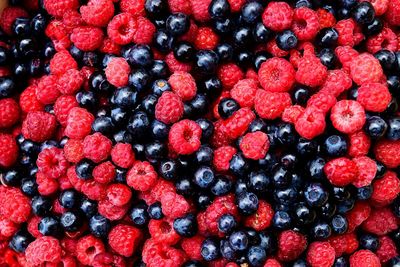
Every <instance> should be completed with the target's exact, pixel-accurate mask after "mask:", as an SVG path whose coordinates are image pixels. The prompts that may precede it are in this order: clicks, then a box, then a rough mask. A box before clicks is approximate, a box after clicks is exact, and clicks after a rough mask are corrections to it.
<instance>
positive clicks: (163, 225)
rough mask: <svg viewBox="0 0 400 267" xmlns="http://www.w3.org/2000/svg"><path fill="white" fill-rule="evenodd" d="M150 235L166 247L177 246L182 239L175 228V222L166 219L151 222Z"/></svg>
mask: <svg viewBox="0 0 400 267" xmlns="http://www.w3.org/2000/svg"><path fill="white" fill-rule="evenodd" d="M149 233H150V235H151V239H153V240H154V241H157V242H160V243H161V244H166V245H175V244H176V243H178V241H179V239H180V237H179V235H178V233H177V232H176V231H175V230H174V228H173V220H171V219H166V218H164V219H161V220H150V222H149Z"/></svg>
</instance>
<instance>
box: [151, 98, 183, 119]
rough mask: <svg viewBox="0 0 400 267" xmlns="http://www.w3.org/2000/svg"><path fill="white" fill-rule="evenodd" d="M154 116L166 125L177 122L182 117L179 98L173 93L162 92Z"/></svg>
mask: <svg viewBox="0 0 400 267" xmlns="http://www.w3.org/2000/svg"><path fill="white" fill-rule="evenodd" d="M155 116H156V119H157V120H159V121H161V122H163V123H166V124H171V123H174V122H177V121H178V120H179V119H180V118H181V117H182V116H183V102H182V100H181V98H180V97H179V96H178V95H176V94H175V93H173V92H168V91H167V92H164V93H163V94H162V95H161V97H160V98H159V99H158V101H157V104H156V111H155Z"/></svg>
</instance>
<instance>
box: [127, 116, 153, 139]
mask: <svg viewBox="0 0 400 267" xmlns="http://www.w3.org/2000/svg"><path fill="white" fill-rule="evenodd" d="M149 128H150V121H149V118H148V116H147V114H146V113H145V112H143V111H136V112H135V113H133V115H132V117H131V118H130V119H129V122H128V125H127V129H128V131H129V132H130V133H131V134H132V136H133V137H134V138H137V139H142V138H144V137H146V136H147V134H148V131H149Z"/></svg>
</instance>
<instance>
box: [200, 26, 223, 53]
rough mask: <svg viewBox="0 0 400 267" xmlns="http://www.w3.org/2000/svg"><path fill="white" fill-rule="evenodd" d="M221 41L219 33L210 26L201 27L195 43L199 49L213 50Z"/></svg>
mask: <svg viewBox="0 0 400 267" xmlns="http://www.w3.org/2000/svg"><path fill="white" fill-rule="evenodd" d="M218 42H219V37H218V35H217V34H216V33H215V32H214V31H213V30H212V29H211V28H210V27H200V28H199V29H198V30H197V36H196V39H195V41H194V45H195V47H196V48H197V49H198V50H213V49H214V48H215V47H216V46H217V44H218Z"/></svg>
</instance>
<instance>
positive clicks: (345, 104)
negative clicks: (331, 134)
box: [331, 100, 365, 134]
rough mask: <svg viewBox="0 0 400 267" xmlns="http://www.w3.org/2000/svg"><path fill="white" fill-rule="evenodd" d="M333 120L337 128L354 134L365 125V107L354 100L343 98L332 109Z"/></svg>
mask: <svg viewBox="0 0 400 267" xmlns="http://www.w3.org/2000/svg"><path fill="white" fill-rule="evenodd" d="M331 121H332V124H333V127H335V129H336V130H338V131H340V132H342V133H346V134H352V133H355V132H357V131H359V130H361V128H362V127H363V126H364V123H365V111H364V108H363V107H362V106H361V105H360V104H359V103H358V102H357V101H354V100H341V101H339V102H337V103H336V104H335V105H334V106H333V108H332V110H331Z"/></svg>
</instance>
